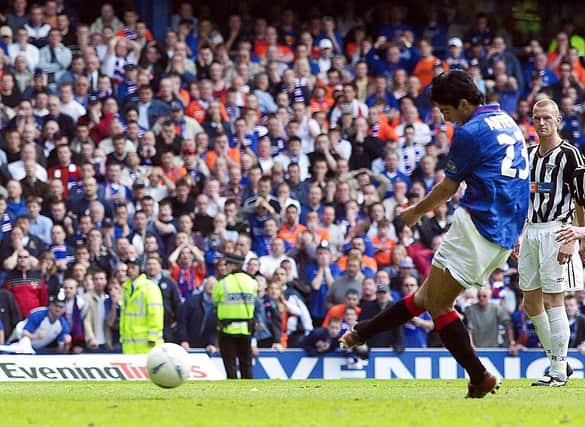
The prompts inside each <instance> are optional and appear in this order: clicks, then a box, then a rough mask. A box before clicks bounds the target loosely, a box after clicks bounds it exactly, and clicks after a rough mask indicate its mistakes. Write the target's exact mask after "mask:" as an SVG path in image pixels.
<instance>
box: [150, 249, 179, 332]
mask: <svg viewBox="0 0 585 427" xmlns="http://www.w3.org/2000/svg"><path fill="white" fill-rule="evenodd" d="M145 272H146V277H147V278H148V279H149V280H150V281H151V282H152V283H154V284H155V285H157V286H158V287H159V289H160V292H161V294H162V300H163V308H164V327H163V339H164V341H165V342H175V341H177V333H178V329H177V324H178V319H179V310H180V306H181V295H180V293H179V288H178V287H177V284H176V283H175V281H174V280H173V279H171V278H170V277H168V276H166V275H164V274H163V273H162V266H161V261H160V258H157V257H155V256H149V257H148V258H147V260H146V268H145Z"/></svg>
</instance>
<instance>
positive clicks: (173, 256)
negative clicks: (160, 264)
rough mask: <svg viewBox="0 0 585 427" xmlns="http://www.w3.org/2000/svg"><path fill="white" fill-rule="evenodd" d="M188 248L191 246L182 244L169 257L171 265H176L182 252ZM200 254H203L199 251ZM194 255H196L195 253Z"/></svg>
mask: <svg viewBox="0 0 585 427" xmlns="http://www.w3.org/2000/svg"><path fill="white" fill-rule="evenodd" d="M188 246H189V245H188V244H187V243H181V244H180V245H179V246H177V248H176V249H175V250H174V251H173V252H171V254H170V255H169V263H170V264H176V263H177V260H178V259H179V255H180V253H181V251H182V250H183V249H185V248H186V247H188ZM199 253H201V251H199ZM193 255H195V253H193Z"/></svg>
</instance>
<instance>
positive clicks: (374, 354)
mask: <svg viewBox="0 0 585 427" xmlns="http://www.w3.org/2000/svg"><path fill="white" fill-rule="evenodd" d="M479 356H480V359H481V360H482V362H483V363H484V365H485V366H486V368H487V369H488V370H489V371H490V372H493V373H496V374H498V375H499V376H501V377H502V378H508V379H511V378H539V377H541V376H542V375H543V373H544V370H545V369H546V368H547V367H548V366H549V362H548V360H547V358H546V357H545V356H544V352H543V351H542V350H526V351H522V352H520V354H519V356H518V357H512V356H509V355H508V352H507V351H506V350H504V349H502V350H491V351H479ZM212 360H214V362H215V363H216V364H217V366H218V369H221V370H222V372H223V366H222V365H221V359H220V358H215V357H214V358H212ZM568 361H569V363H570V364H571V366H572V367H573V369H574V370H575V373H574V375H573V377H572V378H583V368H584V366H585V357H584V356H582V355H581V354H579V352H577V351H570V352H569V358H568ZM348 362H349V360H348V358H347V357H346V356H343V355H342V354H341V353H333V354H329V355H325V356H322V357H309V356H307V354H306V353H305V352H304V351H302V350H287V351H285V352H282V353H278V352H276V351H272V350H268V351H261V352H260V355H259V357H258V358H256V359H255V363H254V378H269V379H306V378H325V379H340V378H376V379H391V378H400V379H430V378H441V379H454V378H465V374H464V371H463V368H461V367H460V366H458V365H457V362H455V360H454V359H453V358H452V357H451V355H450V354H449V352H447V351H446V350H444V349H408V350H405V351H404V352H403V353H401V354H396V353H393V352H391V351H385V350H372V351H371V352H370V356H369V359H368V360H367V361H364V363H363V367H362V368H360V369H355V368H354V369H352V368H351V367H350V365H349V363H348Z"/></svg>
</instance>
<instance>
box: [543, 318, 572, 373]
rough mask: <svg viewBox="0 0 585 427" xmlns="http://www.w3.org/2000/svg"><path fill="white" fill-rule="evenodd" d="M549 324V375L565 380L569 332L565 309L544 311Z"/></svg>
mask: <svg viewBox="0 0 585 427" xmlns="http://www.w3.org/2000/svg"><path fill="white" fill-rule="evenodd" d="M546 313H547V314H548V319H549V323H550V355H551V361H550V374H551V376H555V377H557V378H560V379H562V380H564V379H566V378H567V350H568V347H569V339H570V338H571V330H570V327H569V319H568V318H567V312H566V311H565V307H553V308H551V309H549V310H547V311H546Z"/></svg>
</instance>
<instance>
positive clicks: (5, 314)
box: [0, 289, 22, 344]
mask: <svg viewBox="0 0 585 427" xmlns="http://www.w3.org/2000/svg"><path fill="white" fill-rule="evenodd" d="M21 319H22V314H21V313H20V308H19V307H18V303H17V301H16V298H15V297H14V295H13V293H12V292H10V291H8V290H6V289H0V322H2V326H3V329H2V331H3V333H4V341H7V340H8V338H9V337H10V336H11V335H12V331H13V330H14V328H15V327H16V325H17V324H18V322H20V321H21ZM2 344H4V342H3V343H2Z"/></svg>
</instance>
